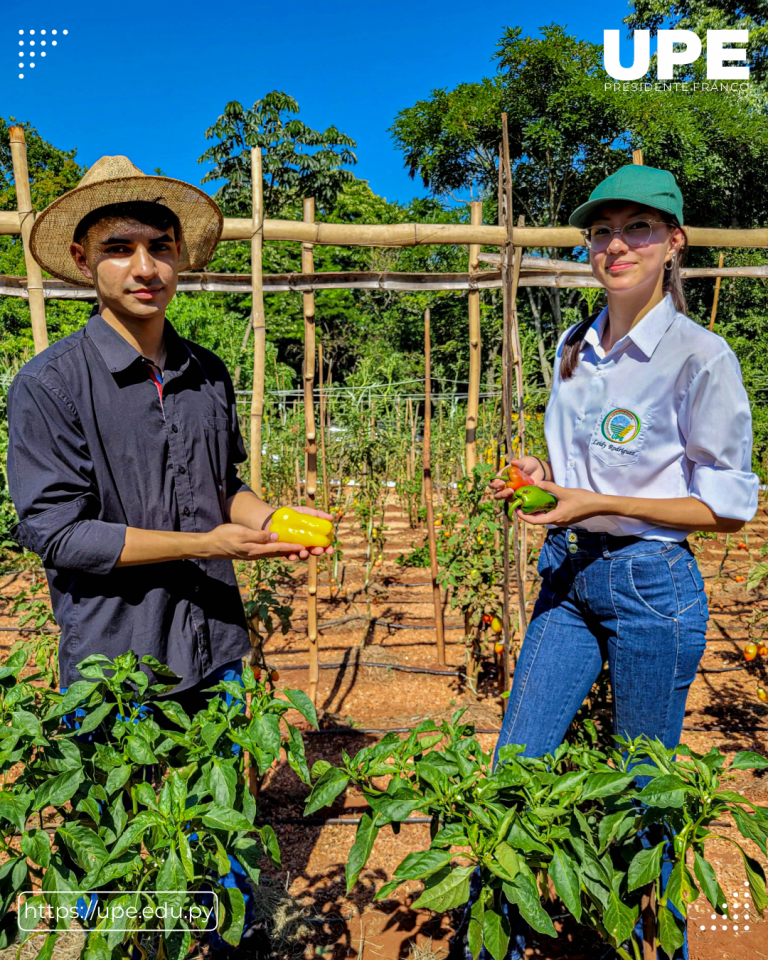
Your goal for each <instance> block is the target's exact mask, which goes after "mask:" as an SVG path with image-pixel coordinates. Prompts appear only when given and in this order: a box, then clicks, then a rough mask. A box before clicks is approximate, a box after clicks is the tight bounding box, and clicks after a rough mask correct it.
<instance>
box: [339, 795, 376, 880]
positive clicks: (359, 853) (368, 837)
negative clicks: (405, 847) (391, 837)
mask: <svg viewBox="0 0 768 960" xmlns="http://www.w3.org/2000/svg"><path fill="white" fill-rule="evenodd" d="M379 829H380V825H379V822H378V815H377V814H374V815H373V817H370V816H369V815H368V814H367V813H364V814H363V815H362V817H361V818H360V823H359V824H358V825H357V833H356V834H355V842H354V843H353V844H352V849H351V850H350V851H349V858H348V860H347V868H346V874H347V894H349V893H350V892H351V891H352V888H353V887H354V885H355V884H356V883H357V878H358V877H359V876H360V871H361V870H362V869H363V867H364V866H365V864H366V863H367V862H368V857H370V855H371V850H373V843H374V841H375V839H376V837H377V835H378V833H379Z"/></svg>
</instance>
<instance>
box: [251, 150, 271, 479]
mask: <svg viewBox="0 0 768 960" xmlns="http://www.w3.org/2000/svg"><path fill="white" fill-rule="evenodd" d="M251 196H252V200H253V223H252V226H251V277H252V283H253V295H252V300H251V325H252V326H253V394H252V395H251V489H252V490H253V492H254V493H255V494H256V496H257V497H260V496H261V427H262V421H263V419H264V363H265V359H266V344H267V328H266V324H265V322H264V293H263V286H262V265H261V248H262V243H263V239H264V181H263V180H262V175H261V147H252V148H251Z"/></svg>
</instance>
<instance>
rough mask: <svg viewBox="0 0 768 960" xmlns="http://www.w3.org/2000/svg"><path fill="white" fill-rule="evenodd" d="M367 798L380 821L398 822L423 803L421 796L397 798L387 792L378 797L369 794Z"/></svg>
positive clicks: (406, 817)
mask: <svg viewBox="0 0 768 960" xmlns="http://www.w3.org/2000/svg"><path fill="white" fill-rule="evenodd" d="M367 800H368V803H369V804H370V806H371V809H373V810H375V811H376V813H377V814H378V815H379V820H381V821H382V822H384V821H390V820H394V821H396V822H400V821H402V820H407V819H408V817H410V815H411V814H412V813H413V812H414V811H415V810H418V809H419V807H420V806H423V804H424V800H423V798H422V797H415V798H410V799H399V798H398V797H390V796H388V795H387V794H383V795H382V796H378V797H375V796H369V797H367Z"/></svg>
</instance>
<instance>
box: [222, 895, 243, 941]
mask: <svg viewBox="0 0 768 960" xmlns="http://www.w3.org/2000/svg"><path fill="white" fill-rule="evenodd" d="M216 893H218V895H219V897H220V898H221V903H222V906H223V907H224V920H223V922H222V924H221V925H220V927H219V933H220V934H221V936H222V937H223V938H224V939H225V940H226V941H227V943H231V944H232V945H233V946H237V944H238V943H240V938H241V937H242V935H243V920H244V919H245V900H244V899H243V894H242V892H241V891H240V890H239V889H238V888H237V887H217V888H216Z"/></svg>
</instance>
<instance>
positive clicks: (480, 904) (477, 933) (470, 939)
mask: <svg viewBox="0 0 768 960" xmlns="http://www.w3.org/2000/svg"><path fill="white" fill-rule="evenodd" d="M484 914H485V898H484V897H482V896H480V897H478V898H477V900H475V902H474V903H473V904H472V909H471V910H470V913H469V929H468V930H467V946H468V947H469V949H470V952H471V953H472V957H473V960H477V958H478V956H479V954H480V951H481V950H482V949H483V917H484Z"/></svg>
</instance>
